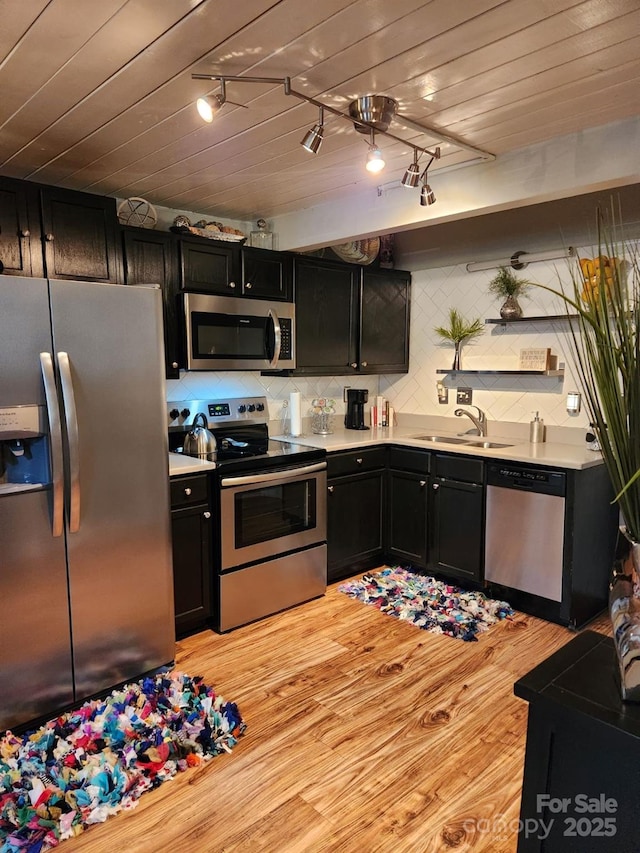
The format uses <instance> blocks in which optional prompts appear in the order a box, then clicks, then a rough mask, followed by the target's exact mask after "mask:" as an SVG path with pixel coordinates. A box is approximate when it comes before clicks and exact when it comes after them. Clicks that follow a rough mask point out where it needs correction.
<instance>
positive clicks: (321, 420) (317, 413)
mask: <svg viewBox="0 0 640 853" xmlns="http://www.w3.org/2000/svg"><path fill="white" fill-rule="evenodd" d="M335 413H336V401H335V400H329V399H327V398H326V397H316V398H315V399H314V400H312V401H311V432H313V433H315V434H316V435H331V434H332V432H333V419H334V416H335Z"/></svg>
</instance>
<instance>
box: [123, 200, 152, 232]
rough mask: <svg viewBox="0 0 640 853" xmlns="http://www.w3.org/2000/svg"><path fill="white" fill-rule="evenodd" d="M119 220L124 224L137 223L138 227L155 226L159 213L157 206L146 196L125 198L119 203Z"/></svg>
mask: <svg viewBox="0 0 640 853" xmlns="http://www.w3.org/2000/svg"><path fill="white" fill-rule="evenodd" d="M118 221H119V222H120V223H121V224H122V225H137V226H138V228H155V227H156V223H157V221H158V214H157V211H156V209H155V207H154V206H153V205H152V204H151V202H148V201H147V200H146V199H145V198H136V196H132V197H131V198H125V200H124V201H121V202H120V204H119V205H118Z"/></svg>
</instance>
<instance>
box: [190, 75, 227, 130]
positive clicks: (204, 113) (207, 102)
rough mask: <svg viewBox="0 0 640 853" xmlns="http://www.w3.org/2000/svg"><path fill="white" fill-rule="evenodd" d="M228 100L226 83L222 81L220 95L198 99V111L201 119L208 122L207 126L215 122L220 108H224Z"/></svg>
mask: <svg viewBox="0 0 640 853" xmlns="http://www.w3.org/2000/svg"><path fill="white" fill-rule="evenodd" d="M226 100H227V89H226V86H225V81H224V80H222V79H221V80H220V94H218V95H211V96H208V95H205V96H203V97H202V98H198V100H197V101H196V109H197V110H198V112H199V113H200V118H201V119H202V120H203V121H206V122H207V124H211V122H212V121H213V117H214V115H215V114H216V113H217V112H219V110H220V107H223V106H224V104H225V103H226Z"/></svg>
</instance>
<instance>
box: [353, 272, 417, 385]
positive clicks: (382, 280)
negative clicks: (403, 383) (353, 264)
mask: <svg viewBox="0 0 640 853" xmlns="http://www.w3.org/2000/svg"><path fill="white" fill-rule="evenodd" d="M410 288H411V285H410V276H409V274H408V273H405V272H398V271H394V270H362V282H361V292H360V346H359V353H360V356H359V365H360V370H361V371H362V372H364V373H407V372H408V370H409V303H410Z"/></svg>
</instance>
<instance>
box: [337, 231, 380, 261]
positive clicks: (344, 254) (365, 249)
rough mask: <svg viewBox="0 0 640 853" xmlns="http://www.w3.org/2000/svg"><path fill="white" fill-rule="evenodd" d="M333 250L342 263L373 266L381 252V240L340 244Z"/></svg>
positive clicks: (376, 238) (374, 239) (377, 238)
mask: <svg viewBox="0 0 640 853" xmlns="http://www.w3.org/2000/svg"><path fill="white" fill-rule="evenodd" d="M331 249H332V251H333V252H335V254H336V255H337V256H338V257H339V258H340V260H341V261H347V263H350V264H364V265H365V266H366V265H368V264H372V263H373V262H374V261H375V259H376V258H377V257H378V252H379V251H380V238H379V237H370V238H369V239H367V240H352V241H351V242H350V243H340V244H339V245H338V246H331Z"/></svg>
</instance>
